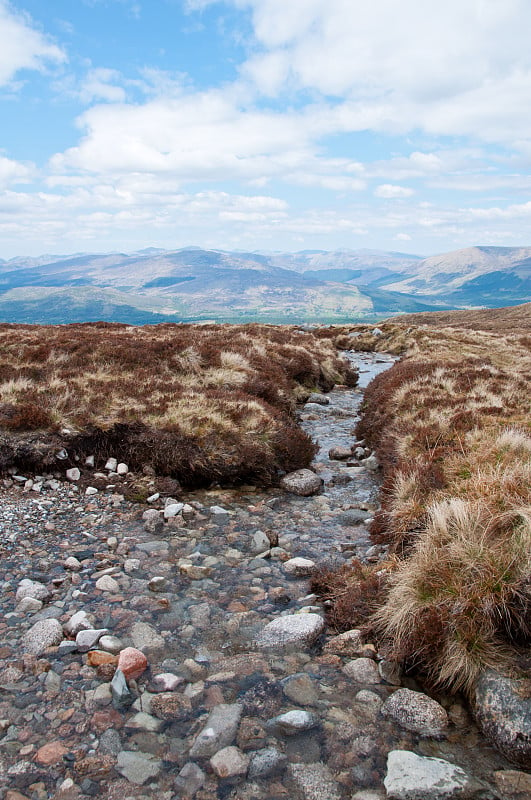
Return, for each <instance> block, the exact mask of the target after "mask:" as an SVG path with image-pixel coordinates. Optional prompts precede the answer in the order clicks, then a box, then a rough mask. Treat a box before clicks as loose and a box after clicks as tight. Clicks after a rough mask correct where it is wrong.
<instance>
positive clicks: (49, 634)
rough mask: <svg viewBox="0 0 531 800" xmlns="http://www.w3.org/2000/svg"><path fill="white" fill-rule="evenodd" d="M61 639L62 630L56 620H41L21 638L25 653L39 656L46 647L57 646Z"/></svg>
mask: <svg viewBox="0 0 531 800" xmlns="http://www.w3.org/2000/svg"><path fill="white" fill-rule="evenodd" d="M62 638H63V629H62V627H61V624H60V622H58V621H57V620H56V619H42V620H39V621H38V622H36V623H35V625H32V627H31V628H30V629H29V630H28V631H26V633H25V634H24V636H23V637H22V646H23V649H24V652H25V653H31V654H33V655H35V656H40V655H41V654H42V653H44V652H45V650H46V649H47V648H48V647H53V646H54V645H57V644H59V642H60V641H61V639H62Z"/></svg>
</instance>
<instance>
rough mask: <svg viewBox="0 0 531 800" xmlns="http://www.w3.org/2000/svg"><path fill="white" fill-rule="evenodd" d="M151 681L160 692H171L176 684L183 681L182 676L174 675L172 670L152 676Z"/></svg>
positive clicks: (178, 684)
mask: <svg viewBox="0 0 531 800" xmlns="http://www.w3.org/2000/svg"><path fill="white" fill-rule="evenodd" d="M153 683H154V685H155V686H156V687H157V691H160V692H173V691H174V690H175V689H176V688H177V687H178V686H180V685H181V684H182V683H184V678H182V677H181V676H180V675H174V674H173V672H160V673H159V674H158V675H155V677H154V678H153Z"/></svg>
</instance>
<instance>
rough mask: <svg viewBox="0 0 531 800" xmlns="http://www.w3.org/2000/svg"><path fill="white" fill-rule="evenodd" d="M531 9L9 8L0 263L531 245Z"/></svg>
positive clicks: (0, 81)
mask: <svg viewBox="0 0 531 800" xmlns="http://www.w3.org/2000/svg"><path fill="white" fill-rule="evenodd" d="M530 30H531V4H530V3H529V2H528V0H503V2H502V1H501V0H445V3H444V4H435V3H429V2H428V3H427V2H426V0H401V2H400V3H398V2H396V0H372V2H371V3H370V4H368V3H367V2H366V0H289V2H288V0H150V1H149V2H147V0H47V1H46V3H44V2H42V0H20V2H18V0H0V258H10V257H13V256H16V255H37V254H40V253H70V252H79V251H105V250H122V251H133V250H137V249H140V248H143V247H149V246H157V247H166V248H177V247H183V246H186V245H190V244H195V245H199V246H203V247H212V248H223V249H249V250H254V249H267V250H281V249H285V250H302V249H311V248H323V249H336V248H353V249H357V248H376V249H382V250H400V251H402V252H410V253H418V254H425V255H429V254H433V253H439V252H444V251H447V250H454V249H457V248H460V247H466V246H469V245H473V244H490V245H502V246H503V245H507V246H510V245H529V244H531V233H530V223H531V176H530V165H531V48H529V42H528V38H529V31H530Z"/></svg>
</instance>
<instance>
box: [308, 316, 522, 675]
mask: <svg viewBox="0 0 531 800" xmlns="http://www.w3.org/2000/svg"><path fill="white" fill-rule="evenodd" d="M440 317H442V315H434V323H433V325H430V324H429V321H430V319H431V317H430V315H420V319H419V318H416V319H415V315H413V316H410V315H408V318H407V321H403V320H402V318H395V319H393V320H389V321H387V322H383V323H381V324H379V325H378V328H379V329H380V333H379V334H378V335H376V336H375V335H374V328H373V327H369V326H348V328H341V329H339V328H336V329H335V330H334V332H333V333H332V331H330V330H329V331H326V332H321V334H320V335H321V336H322V338H329V337H331V336H333V338H334V340H335V341H336V344H339V345H340V346H343V347H345V346H346V345H347V342H350V346H351V347H352V348H355V349H359V350H364V349H369V350H379V351H387V352H393V353H399V354H400V355H401V356H402V360H401V361H400V362H398V363H397V364H396V365H395V366H394V367H392V368H391V369H389V370H388V371H386V372H383V373H381V374H380V375H379V376H378V377H377V378H376V379H375V380H374V381H372V383H371V384H370V385H369V387H368V389H367V391H366V393H365V398H364V404H363V407H362V411H363V415H362V419H361V421H360V423H359V425H358V427H357V431H356V433H357V436H358V437H360V438H364V439H365V441H366V444H367V445H368V446H370V447H372V448H374V449H375V450H376V452H377V454H378V457H379V460H380V463H381V464H382V472H383V486H382V491H381V501H382V502H381V511H379V513H378V514H376V515H375V520H374V522H373V523H372V526H371V534H372V536H373V539H374V540H375V541H377V542H380V543H383V544H386V545H387V546H388V547H389V552H390V555H391V556H392V557H394V558H395V559H396V569H386V570H385V580H384V582H383V585H382V586H380V595H379V598H380V599H379V605H378V608H377V609H375V610H374V611H373V612H372V615H371V619H370V621H369V622H368V623H367V625H368V628H370V629H371V630H372V632H373V633H374V632H376V633H377V635H378V636H379V637H380V641H381V644H382V646H385V647H387V649H388V651H389V653H390V654H392V655H393V656H394V657H396V658H400V659H402V660H403V661H404V662H405V663H406V664H408V665H410V666H415V667H417V668H420V669H421V671H423V672H424V674H425V675H426V676H427V677H428V679H429V680H430V681H431V682H433V683H434V684H438V685H441V686H444V687H447V688H451V689H464V690H465V691H471V689H472V688H473V686H474V683H475V681H476V679H477V676H478V674H479V673H480V672H481V670H482V669H483V668H485V667H489V666H490V667H496V668H497V669H501V670H502V671H504V670H505V671H510V670H511V668H513V667H514V665H515V664H516V663H517V661H518V658H517V654H518V652H519V649H520V648H521V647H522V646H523V645H529V636H530V634H531V416H530V410H531V406H530V393H529V386H530V385H531V349H530V345H531V337H529V336H528V335H526V331H527V333H528V332H529V330H530V329H531V304H527V305H525V306H520V307H518V308H515V309H498V310H493V311H488V310H486V311H481V312H470V314H468V312H455V315H454V313H453V312H452V314H451V315H450V318H449V319H447V316H446V315H445V316H444V317H443V320H444V321H445V322H447V323H448V322H449V323H450V324H452V325H453V327H444V326H443V321H442V320H441V319H440ZM418 323H421V324H418ZM353 334H354V335H353ZM355 572H356V571H354V573H348V571H347V572H345V571H343V574H336V577H335V579H334V578H333V577H330V576H329V578H328V589H327V591H326V592H325V596H327V597H328V598H329V599H331V600H333V601H334V606H333V608H332V610H331V612H330V619H331V621H332V622H337V621H338V620H339V621H340V622H341V626H342V627H343V628H344V627H348V626H349V623H350V624H359V619H357V618H356V615H353V618H352V619H351V620H348V614H345V613H343V612H344V607H345V598H346V597H347V596H348V595H349V594H350V595H351V596H356V591H357V590H356V588H355V585H356V583H359V584H361V583H362V580H361V578H360V577H359V576H358V577H356V574H355Z"/></svg>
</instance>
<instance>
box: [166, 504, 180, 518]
mask: <svg viewBox="0 0 531 800" xmlns="http://www.w3.org/2000/svg"><path fill="white" fill-rule="evenodd" d="M183 508H184V503H170V505H168V506H165V508H164V519H171V518H172V517H176V516H177V515H178V514H180V513H181V511H182V510H183Z"/></svg>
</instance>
